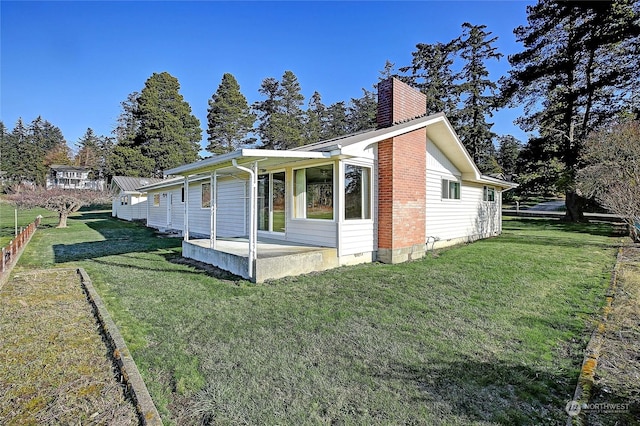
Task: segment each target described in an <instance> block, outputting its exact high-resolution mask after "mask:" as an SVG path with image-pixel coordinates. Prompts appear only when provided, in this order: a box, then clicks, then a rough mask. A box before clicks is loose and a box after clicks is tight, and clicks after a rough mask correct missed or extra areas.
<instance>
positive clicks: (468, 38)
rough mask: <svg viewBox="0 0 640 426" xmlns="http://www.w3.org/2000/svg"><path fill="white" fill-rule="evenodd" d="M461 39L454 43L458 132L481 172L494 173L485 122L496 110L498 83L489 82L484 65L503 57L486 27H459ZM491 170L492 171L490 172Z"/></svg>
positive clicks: (492, 155) (491, 145) (488, 127)
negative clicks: (458, 60)
mask: <svg viewBox="0 0 640 426" xmlns="http://www.w3.org/2000/svg"><path fill="white" fill-rule="evenodd" d="M462 29H463V34H462V37H461V38H459V39H458V40H457V42H456V43H455V45H456V47H457V50H458V53H459V55H460V58H461V59H462V60H463V62H464V66H463V67H462V71H461V73H460V78H461V79H462V83H460V85H459V86H458V91H459V93H460V96H461V106H462V107H461V108H460V110H459V111H458V114H457V116H458V120H457V121H458V123H457V125H458V127H457V129H456V130H457V132H458V135H459V136H460V140H461V141H462V143H463V144H464V146H465V147H466V148H467V150H468V151H469V153H470V154H471V158H473V160H474V162H475V163H476V164H477V165H478V167H479V168H480V170H481V171H483V172H491V171H495V167H494V166H495V164H496V161H495V147H494V146H493V142H492V141H493V138H494V136H495V134H494V133H493V132H492V131H491V127H492V126H493V123H488V122H487V121H486V116H487V115H488V116H491V115H492V112H493V111H494V110H495V109H496V105H497V100H496V99H497V97H496V95H495V94H494V91H495V90H496V89H497V84H496V83H495V82H493V81H491V80H490V79H489V71H488V70H487V67H486V65H485V64H486V62H487V61H489V60H492V59H496V60H499V59H500V58H501V57H502V56H503V55H502V54H501V53H498V52H497V49H496V48H495V47H494V46H493V44H494V43H495V41H496V40H497V37H493V38H491V33H490V32H486V31H485V29H486V26H485V25H471V24H469V23H468V22H465V23H464V24H462ZM492 169H493V170H492Z"/></svg>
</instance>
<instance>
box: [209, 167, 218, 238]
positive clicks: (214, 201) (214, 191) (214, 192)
mask: <svg viewBox="0 0 640 426" xmlns="http://www.w3.org/2000/svg"><path fill="white" fill-rule="evenodd" d="M210 187H211V202H210V203H209V206H210V209H211V210H210V220H211V222H210V227H209V228H210V229H209V235H210V237H209V238H210V239H209V247H211V248H212V249H213V250H215V249H216V224H217V221H218V220H217V212H218V171H217V170H214V171H213V173H211V183H210Z"/></svg>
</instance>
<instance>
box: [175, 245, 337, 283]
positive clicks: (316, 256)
mask: <svg viewBox="0 0 640 426" xmlns="http://www.w3.org/2000/svg"><path fill="white" fill-rule="evenodd" d="M257 246H258V247H257V252H258V258H257V259H256V261H255V263H254V266H253V277H250V276H249V245H248V242H247V240H246V239H243V238H236V239H225V240H217V241H216V249H215V250H214V249H212V248H210V241H209V240H189V241H183V242H182V255H183V256H184V257H186V258H189V259H194V260H197V261H200V262H203V263H208V264H210V265H214V266H216V267H218V268H220V269H224V270H225V271H229V272H231V273H232V274H234V275H238V276H240V277H242V278H245V279H249V280H251V281H254V282H256V283H261V282H264V281H267V280H272V279H277V278H283V277H289V276H295V275H302V274H308V273H310V272H317V271H325V270H327V269H332V268H336V267H338V266H340V261H339V259H338V256H337V251H336V249H335V248H327V247H315V246H304V245H295V244H291V243H283V242H278V241H259V242H258V244H257Z"/></svg>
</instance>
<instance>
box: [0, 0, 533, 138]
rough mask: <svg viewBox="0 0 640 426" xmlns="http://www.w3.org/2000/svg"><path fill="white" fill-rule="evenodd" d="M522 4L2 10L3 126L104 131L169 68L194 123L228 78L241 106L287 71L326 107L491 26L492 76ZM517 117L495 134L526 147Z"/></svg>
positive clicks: (13, 6)
mask: <svg viewBox="0 0 640 426" xmlns="http://www.w3.org/2000/svg"><path fill="white" fill-rule="evenodd" d="M530 3H531V2H525V1H447V2H444V1H443V2H438V1H423V2H364V1H354V2H217V1H199V2H150V1H144V2H128V1H112V2H93V1H91V2H76V1H67V2H49V1H46V2H39V1H20V2H12V1H4V0H3V1H2V2H0V19H1V22H0V24H1V25H0V27H1V30H0V37H1V52H0V53H1V55H0V61H1V62H0V70H1V74H0V84H1V86H0V91H1V95H0V119H1V120H2V121H3V122H4V124H5V126H6V127H7V128H9V129H12V128H13V127H14V125H15V123H16V120H17V119H18V117H22V118H23V120H24V121H26V122H31V121H32V120H33V119H34V118H36V117H37V116H38V115H41V116H42V117H43V118H44V119H46V120H48V121H50V122H51V123H52V124H54V125H56V126H58V127H59V128H60V129H61V130H62V133H63V134H64V136H65V138H66V140H67V142H68V144H69V145H70V146H71V147H74V145H75V143H76V142H77V141H78V139H79V138H80V137H82V135H83V134H84V133H85V131H86V130H87V128H88V127H91V128H92V129H93V130H94V131H95V132H96V133H97V134H99V135H110V134H111V131H112V130H113V128H114V127H115V125H116V120H117V117H118V115H119V114H120V111H121V110H120V102H122V101H124V100H125V99H126V98H127V95H128V94H129V93H131V92H133V91H140V90H141V89H142V88H143V86H144V82H145V80H146V79H147V78H149V77H150V76H151V74H152V73H154V72H162V71H167V72H169V73H170V74H171V75H173V76H174V77H176V78H177V79H178V80H179V82H180V85H181V90H180V93H181V94H182V95H183V96H184V98H185V100H186V101H187V102H189V104H190V105H191V108H192V111H193V113H194V114H195V115H196V116H197V117H198V119H199V120H200V127H201V128H202V130H203V132H202V134H203V141H206V114H207V102H208V100H209V99H210V98H211V95H212V94H213V93H214V92H215V91H216V89H217V88H218V85H219V84H220V81H221V79H222V75H223V74H224V73H225V72H229V73H231V74H233V75H234V76H235V77H236V79H237V80H238V83H239V84H240V88H241V91H242V93H243V94H244V95H245V96H246V97H247V99H248V101H249V103H252V102H254V101H256V100H260V99H261V96H260V94H259V93H258V88H259V87H260V84H261V82H262V80H263V79H265V78H267V77H275V78H277V79H280V78H281V77H282V74H283V73H284V71H285V70H291V71H293V72H294V73H295V74H296V76H297V77H298V80H299V82H300V85H301V87H302V91H303V94H304V95H305V104H306V102H307V101H308V99H309V98H310V96H311V94H312V93H313V92H314V91H316V90H317V91H318V92H319V93H320V94H321V96H322V101H323V103H324V104H325V105H329V104H332V103H334V102H338V101H343V100H344V101H348V100H349V99H351V98H354V97H360V96H361V95H362V88H367V89H372V86H373V84H375V83H376V82H377V80H378V76H379V71H380V70H382V69H383V67H384V65H385V61H386V60H389V61H391V62H392V63H395V65H396V67H401V66H404V65H409V64H410V63H411V52H413V51H414V49H415V45H416V44H417V43H433V42H437V41H442V42H446V41H449V40H451V39H453V38H455V37H457V36H459V35H460V34H461V25H462V23H464V22H470V23H472V24H484V25H487V30H488V31H491V32H493V34H494V35H495V36H498V37H499V38H498V41H497V42H496V46H497V47H498V50H499V51H500V52H501V53H503V54H504V55H505V57H504V58H502V59H501V60H500V61H499V62H495V63H492V64H490V67H489V69H490V72H491V76H490V77H491V78H492V79H496V80H497V79H498V78H499V77H500V76H501V75H503V74H505V73H506V72H507V70H508V69H509V65H508V62H507V59H506V57H507V56H508V55H509V54H512V53H515V52H518V51H520V50H521V46H520V45H519V44H518V43H516V41H515V37H514V35H513V29H514V28H515V27H516V26H518V25H521V24H524V23H526V6H527V4H530ZM519 114H520V111H519V110H508V111H503V112H501V113H499V114H497V115H496V116H494V118H493V121H494V122H495V125H494V128H493V130H494V131H495V132H496V133H498V134H512V135H514V136H516V137H518V138H519V139H521V140H523V141H525V140H526V139H527V137H526V135H525V134H524V133H523V132H522V131H521V130H520V129H519V128H517V126H515V125H514V124H513V120H514V119H515V118H516V117H517V116H518V115H519Z"/></svg>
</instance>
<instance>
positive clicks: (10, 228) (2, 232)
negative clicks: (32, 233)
mask: <svg viewBox="0 0 640 426" xmlns="http://www.w3.org/2000/svg"><path fill="white" fill-rule="evenodd" d="M38 215H42V218H43V219H42V225H41V226H55V225H56V224H57V223H58V215H57V214H56V213H54V212H50V211H48V210H45V209H28V210H22V209H18V232H20V227H26V226H27V225H29V224H30V223H31V222H33V221H34V220H35V219H36V217H37V216H38ZM15 216H16V215H15V206H13V205H12V204H9V203H7V202H4V201H2V200H0V247H4V246H6V245H7V244H9V241H11V240H12V239H13V238H14V237H15V226H16V225H15V223H16V222H15V219H16V217H15Z"/></svg>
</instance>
